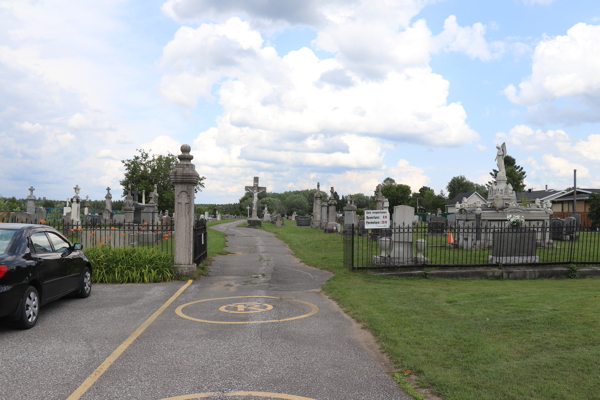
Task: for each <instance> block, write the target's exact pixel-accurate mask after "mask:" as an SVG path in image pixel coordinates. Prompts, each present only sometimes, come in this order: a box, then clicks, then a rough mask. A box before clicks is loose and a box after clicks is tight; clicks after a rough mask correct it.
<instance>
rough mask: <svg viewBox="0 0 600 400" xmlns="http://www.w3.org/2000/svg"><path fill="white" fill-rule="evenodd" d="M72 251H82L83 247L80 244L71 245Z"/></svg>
mask: <svg viewBox="0 0 600 400" xmlns="http://www.w3.org/2000/svg"><path fill="white" fill-rule="evenodd" d="M73 249H74V250H83V245H82V244H81V243H75V244H74V245H73Z"/></svg>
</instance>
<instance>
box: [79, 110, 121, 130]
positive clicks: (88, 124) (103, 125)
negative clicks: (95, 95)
mask: <svg viewBox="0 0 600 400" xmlns="http://www.w3.org/2000/svg"><path fill="white" fill-rule="evenodd" d="M67 126H68V127H69V128H72V129H78V130H90V131H106V130H115V127H114V126H113V125H112V124H111V123H110V122H109V121H107V120H106V119H105V117H104V116H103V115H102V114H101V113H98V112H88V113H86V114H85V115H84V114H81V113H76V114H75V115H73V116H72V117H71V118H69V121H68V122H67Z"/></svg>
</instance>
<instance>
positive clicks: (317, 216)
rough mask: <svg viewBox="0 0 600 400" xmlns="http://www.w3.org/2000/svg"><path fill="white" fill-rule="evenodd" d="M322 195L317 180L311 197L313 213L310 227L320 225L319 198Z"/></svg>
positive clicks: (320, 209)
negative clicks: (315, 189) (315, 188)
mask: <svg viewBox="0 0 600 400" xmlns="http://www.w3.org/2000/svg"><path fill="white" fill-rule="evenodd" d="M322 198H323V195H322V194H321V183H320V182H317V191H316V192H315V195H314V197H313V214H312V227H313V228H317V229H318V228H319V227H320V226H321V212H322V210H323V208H322V207H321V199H322Z"/></svg>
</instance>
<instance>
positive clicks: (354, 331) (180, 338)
mask: <svg viewBox="0 0 600 400" xmlns="http://www.w3.org/2000/svg"><path fill="white" fill-rule="evenodd" d="M238 223H239V222H234V223H228V224H223V225H218V226H215V227H214V229H218V230H221V231H225V232H227V233H228V234H229V242H228V245H229V248H228V249H229V251H231V252H235V254H234V255H229V256H222V257H218V258H216V259H215V261H214V262H213V265H212V266H211V276H210V277H208V278H203V279H201V280H200V281H197V282H194V283H193V284H191V285H189V286H187V287H186V288H185V290H183V292H181V294H180V295H179V296H178V297H176V298H175V299H173V295H174V294H176V292H178V290H179V289H181V288H182V287H183V286H184V285H185V283H184V282H170V283H164V284H154V285H95V286H94V289H93V291H94V292H93V295H92V296H91V297H90V298H89V299H84V300H79V299H64V300H60V301H58V302H56V303H54V304H51V305H48V306H47V307H44V308H43V309H42V317H41V318H40V320H39V322H38V325H37V326H36V327H35V328H34V329H32V330H30V331H25V332H23V331H14V330H12V329H11V327H10V325H9V324H8V323H6V322H0V399H3V400H4V399H6V400H9V399H10V400H18V399H28V400H35V399H40V400H41V399H44V400H47V399H66V398H70V399H76V398H81V399H84V400H92V399H98V400H99V399H102V400H105V399H144V400H163V399H174V400H175V399H176V400H184V399H195V398H209V399H246V400H252V399H257V400H258V399H265V398H270V399H290V400H313V399H314V400H326V399H339V400H342V399H343V400H348V399H382V400H395V399H410V397H408V396H407V395H405V394H404V393H402V392H401V390H400V389H398V388H397V387H396V385H395V383H394V381H393V380H392V379H391V378H390V377H389V376H388V375H387V374H386V373H385V372H384V367H385V360H384V359H383V358H382V357H381V356H380V355H378V352H377V350H376V345H375V344H374V343H373V341H372V339H371V338H370V336H369V335H368V334H367V333H366V332H365V331H364V330H361V329H360V328H359V327H358V325H357V324H355V323H354V322H353V321H352V320H351V319H350V318H348V317H346V316H345V315H344V314H343V313H342V312H341V311H340V310H339V308H338V307H337V306H336V305H335V304H334V303H333V302H332V301H330V300H329V299H327V298H326V297H325V296H324V295H323V294H321V293H320V291H319V288H320V286H321V284H322V283H323V282H325V281H326V280H327V279H328V278H329V277H330V276H331V274H330V273H328V272H325V271H321V270H317V269H314V268H310V267H307V266H305V265H303V264H302V263H300V262H299V261H298V260H297V259H296V258H294V257H293V255H292V253H291V251H290V250H289V249H288V247H287V246H286V245H285V244H284V243H283V242H281V241H280V240H278V239H277V238H275V237H274V235H272V234H270V233H268V232H265V231H262V230H257V229H247V228H236V227H235V225H236V224H238ZM169 299H171V301H172V303H171V304H170V305H168V306H167V307H165V302H167V301H168V300H169ZM161 306H162V307H163V309H164V311H163V312H162V313H160V314H159V315H156V314H154V316H153V317H152V320H151V323H149V324H148V322H146V324H147V328H146V329H145V330H143V332H141V333H139V329H138V328H139V327H140V326H141V325H142V324H144V322H145V321H147V319H148V318H149V317H150V316H151V315H153V313H155V312H156V311H157V310H159V309H160V308H161ZM136 329H138V331H137V334H139V336H135V335H134V338H133V340H132V339H131V337H130V335H131V334H132V333H133V332H136ZM128 338H130V345H129V346H128V347H123V346H121V348H120V349H118V348H119V346H120V345H121V344H122V343H123V342H126V340H127V339H128ZM115 349H118V350H116V352H115V353H116V356H115V353H113V351H115ZM111 353H113V357H114V359H112V360H109V361H106V359H107V358H108V357H109V356H110V355H111ZM111 361H112V363H111ZM99 366H100V368H101V369H102V371H101V372H102V373H96V374H94V371H95V370H96V368H97V367H99ZM96 378H97V379H96ZM86 379H87V381H86ZM84 382H86V384H84V385H83V386H80V385H82V383H84ZM72 393H75V395H72ZM70 395H71V397H69V396H70Z"/></svg>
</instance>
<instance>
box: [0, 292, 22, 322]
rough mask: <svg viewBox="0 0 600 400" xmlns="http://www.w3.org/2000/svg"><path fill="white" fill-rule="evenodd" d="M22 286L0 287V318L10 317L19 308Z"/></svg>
mask: <svg viewBox="0 0 600 400" xmlns="http://www.w3.org/2000/svg"><path fill="white" fill-rule="evenodd" d="M22 287H23V285H0V318H2V317H6V316H7V315H12V314H14V313H15V311H17V309H18V308H19V304H20V303H21V298H22V297H23V291H22V290H21V289H22Z"/></svg>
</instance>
